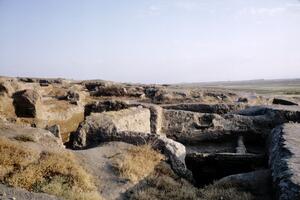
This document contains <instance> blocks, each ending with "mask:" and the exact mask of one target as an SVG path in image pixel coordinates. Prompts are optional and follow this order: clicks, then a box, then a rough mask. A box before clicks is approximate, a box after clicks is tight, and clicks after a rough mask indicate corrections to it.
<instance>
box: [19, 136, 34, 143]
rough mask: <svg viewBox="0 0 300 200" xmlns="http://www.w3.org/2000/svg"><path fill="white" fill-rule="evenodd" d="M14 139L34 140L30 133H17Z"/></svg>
mask: <svg viewBox="0 0 300 200" xmlns="http://www.w3.org/2000/svg"><path fill="white" fill-rule="evenodd" d="M14 139H15V140H18V141H21V142H35V140H34V138H33V137H32V136H30V135H17V136H15V137H14Z"/></svg>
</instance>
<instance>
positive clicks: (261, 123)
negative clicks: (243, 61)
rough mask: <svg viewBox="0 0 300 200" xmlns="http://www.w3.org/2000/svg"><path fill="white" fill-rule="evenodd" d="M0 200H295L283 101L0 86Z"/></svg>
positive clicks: (295, 122) (131, 87)
mask: <svg viewBox="0 0 300 200" xmlns="http://www.w3.org/2000/svg"><path fill="white" fill-rule="evenodd" d="M0 102H1V103H0V181H1V183H0V199H1V200H8V199H17V200H19V199H20V200H21V199H25V200H30V199H38V200H54V199H67V200H100V199H102V200H127V199H128V200H160V199H163V200H194V199H195V200H273V199H274V200H297V199H300V157H299V156H300V124H299V123H300V107H299V106H298V103H299V102H300V99H299V98H296V97H295V98H294V97H293V96H289V97H286V96H285V97H283V96H279V95H270V94H268V95H258V94H255V93H250V92H249V91H247V92H242V91H237V90H230V89H225V88H217V87H216V88H210V87H201V86H197V87H196V86H193V87H191V86H187V85H186V86H184V85H158V84H156V85H150V84H149V85H146V84H133V83H130V84H129V83H117V82H110V81H103V80H87V81H75V80H68V79H43V78H11V77H1V78H0Z"/></svg>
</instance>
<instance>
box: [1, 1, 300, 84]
mask: <svg viewBox="0 0 300 200" xmlns="http://www.w3.org/2000/svg"><path fill="white" fill-rule="evenodd" d="M0 75H9V76H39V77H40V76H41V77H66V78H74V79H106V80H115V81H129V82H144V83H149V82H152V83H154V82H157V83H165V82H172V83H173V82H200V81H216V80H242V79H261V78H266V79H270V78H296V77H297V78H300V1H297V0H85V1H84V0H0Z"/></svg>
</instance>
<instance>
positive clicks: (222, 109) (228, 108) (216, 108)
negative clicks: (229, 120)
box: [162, 103, 244, 114]
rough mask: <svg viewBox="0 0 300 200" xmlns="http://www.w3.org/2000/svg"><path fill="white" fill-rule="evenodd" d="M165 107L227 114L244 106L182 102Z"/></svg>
mask: <svg viewBox="0 0 300 200" xmlns="http://www.w3.org/2000/svg"><path fill="white" fill-rule="evenodd" d="M162 107H163V108H164V109H173V110H186V111H192V112H200V113H216V114H225V113H228V112H234V111H238V110H241V109H243V108H244V106H242V105H240V104H199V103H181V104H170V105H163V106H162Z"/></svg>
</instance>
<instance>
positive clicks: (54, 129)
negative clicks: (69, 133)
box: [46, 124, 62, 140]
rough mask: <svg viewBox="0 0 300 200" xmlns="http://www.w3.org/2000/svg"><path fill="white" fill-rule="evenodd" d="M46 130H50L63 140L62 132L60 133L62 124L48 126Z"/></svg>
mask: <svg viewBox="0 0 300 200" xmlns="http://www.w3.org/2000/svg"><path fill="white" fill-rule="evenodd" d="M46 130H48V131H50V132H51V133H52V134H53V135H54V136H55V137H57V138H59V139H61V140H62V137H61V133H60V126H59V125H56V124H55V125H53V126H47V127H46Z"/></svg>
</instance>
